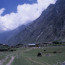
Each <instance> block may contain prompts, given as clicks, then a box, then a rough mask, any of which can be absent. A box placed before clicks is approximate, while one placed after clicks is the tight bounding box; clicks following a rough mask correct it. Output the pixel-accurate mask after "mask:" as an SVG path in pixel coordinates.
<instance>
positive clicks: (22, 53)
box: [0, 46, 65, 65]
mask: <svg viewBox="0 0 65 65" xmlns="http://www.w3.org/2000/svg"><path fill="white" fill-rule="evenodd" d="M38 52H40V53H41V55H42V56H40V57H38V56H37V54H38ZM0 61H1V65H7V64H8V63H9V65H60V63H62V62H64V61H65V46H56V47H42V48H18V49H17V50H16V51H12V52H11V51H7V52H0Z"/></svg>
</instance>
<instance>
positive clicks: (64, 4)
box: [8, 0, 65, 45]
mask: <svg viewBox="0 0 65 65" xmlns="http://www.w3.org/2000/svg"><path fill="white" fill-rule="evenodd" d="M54 40H58V41H65V0H57V2H56V3H55V4H51V5H50V6H49V7H48V8H47V9H46V10H45V11H43V12H42V14H41V16H40V17H39V18H38V19H37V20H35V21H34V22H33V23H32V24H30V25H28V26H27V27H26V28H25V29H24V30H22V31H21V32H20V33H18V34H17V35H16V36H13V37H12V38H11V39H9V40H8V44H11V45H12V44H18V43H34V42H36V43H43V42H52V41H54Z"/></svg>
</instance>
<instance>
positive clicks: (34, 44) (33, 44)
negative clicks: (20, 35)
mask: <svg viewBox="0 0 65 65" xmlns="http://www.w3.org/2000/svg"><path fill="white" fill-rule="evenodd" d="M28 45H36V44H28Z"/></svg>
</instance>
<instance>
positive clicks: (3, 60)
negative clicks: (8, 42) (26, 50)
mask: <svg viewBox="0 0 65 65" xmlns="http://www.w3.org/2000/svg"><path fill="white" fill-rule="evenodd" d="M7 59H8V56H7V57H6V58H5V59H2V60H0V65H3V63H4V62H6V60H7Z"/></svg>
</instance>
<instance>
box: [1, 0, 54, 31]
mask: <svg viewBox="0 0 65 65" xmlns="http://www.w3.org/2000/svg"><path fill="white" fill-rule="evenodd" d="M51 3H52V4H54V3H55V0H37V3H35V4H23V5H18V6H17V13H13V12H12V13H10V14H6V15H4V16H1V14H2V13H3V12H4V10H5V9H4V8H2V9H0V30H3V31H7V30H13V29H15V28H17V27H18V26H20V25H23V24H27V23H29V22H32V21H34V20H35V19H37V18H38V17H39V16H40V15H41V13H42V11H43V10H44V9H46V8H47V7H48V6H49V4H51Z"/></svg>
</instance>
